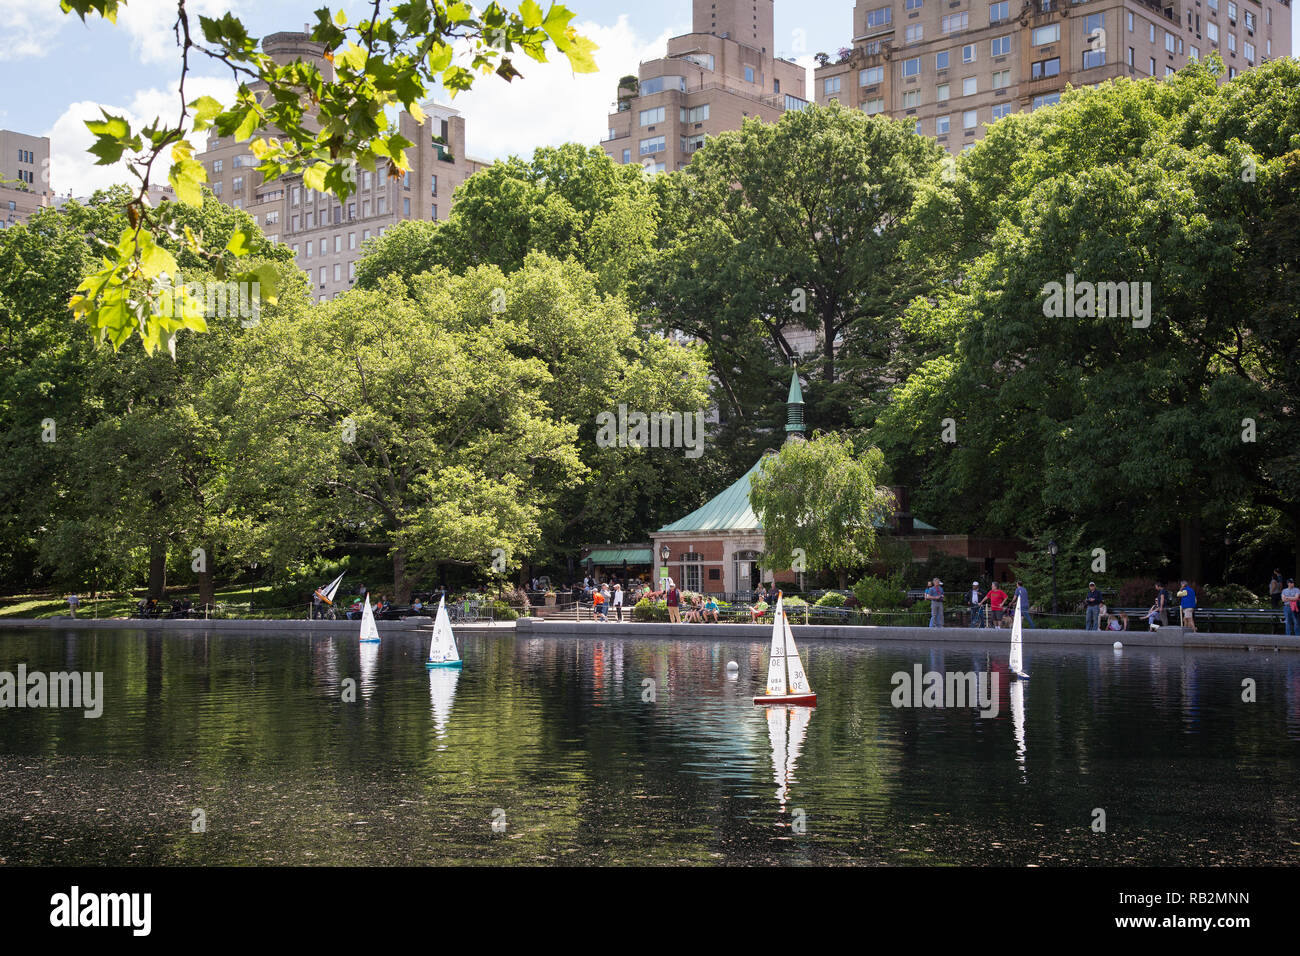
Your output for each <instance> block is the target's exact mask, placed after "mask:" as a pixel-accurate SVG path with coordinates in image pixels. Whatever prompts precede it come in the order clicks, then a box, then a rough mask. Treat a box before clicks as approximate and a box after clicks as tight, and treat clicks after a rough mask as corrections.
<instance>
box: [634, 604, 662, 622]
mask: <svg viewBox="0 0 1300 956" xmlns="http://www.w3.org/2000/svg"><path fill="white" fill-rule="evenodd" d="M632 620H634V621H644V622H648V623H656V622H664V621H667V620H668V605H667V604H665V603H664V602H663V601H652V600H650V599H649V598H642V599H641V600H639V601H637V602H636V606H635V607H634V608H632Z"/></svg>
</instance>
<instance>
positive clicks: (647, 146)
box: [641, 136, 667, 156]
mask: <svg viewBox="0 0 1300 956" xmlns="http://www.w3.org/2000/svg"><path fill="white" fill-rule="evenodd" d="M666 142H667V140H666V139H665V138H664V137H662V136H655V137H652V138H651V139H643V140H641V155H642V156H646V155H649V154H650V153H659V152H662V151H663V149H664V144H665V143H666Z"/></svg>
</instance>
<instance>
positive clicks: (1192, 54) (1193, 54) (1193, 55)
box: [1128, 46, 1201, 66]
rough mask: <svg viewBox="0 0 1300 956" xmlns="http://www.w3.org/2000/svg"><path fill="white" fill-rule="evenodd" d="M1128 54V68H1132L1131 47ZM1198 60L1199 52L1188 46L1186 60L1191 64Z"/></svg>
mask: <svg viewBox="0 0 1300 956" xmlns="http://www.w3.org/2000/svg"><path fill="white" fill-rule="evenodd" d="M1128 52H1129V61H1128V65H1129V66H1132V65H1133V48H1132V47H1129V51H1128ZM1200 58H1201V51H1200V50H1199V49H1197V48H1196V47H1194V46H1189V47H1188V48H1187V59H1189V60H1191V61H1192V62H1193V63H1195V62H1196V61H1197V60H1199V59H1200Z"/></svg>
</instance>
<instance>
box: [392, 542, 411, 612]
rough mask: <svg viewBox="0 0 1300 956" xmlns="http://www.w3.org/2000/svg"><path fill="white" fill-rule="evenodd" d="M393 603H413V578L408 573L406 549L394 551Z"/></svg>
mask: <svg viewBox="0 0 1300 956" xmlns="http://www.w3.org/2000/svg"><path fill="white" fill-rule="evenodd" d="M393 603H394V604H410V603H411V579H410V578H409V577H407V575H406V549H405V548H398V549H397V550H395V551H394V552H393Z"/></svg>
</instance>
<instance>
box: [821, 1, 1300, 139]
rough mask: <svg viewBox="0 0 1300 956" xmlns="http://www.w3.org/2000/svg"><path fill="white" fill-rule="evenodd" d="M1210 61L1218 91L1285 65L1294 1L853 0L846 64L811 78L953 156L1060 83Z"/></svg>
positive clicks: (1047, 99) (1158, 73) (1054, 98)
mask: <svg viewBox="0 0 1300 956" xmlns="http://www.w3.org/2000/svg"><path fill="white" fill-rule="evenodd" d="M1211 52H1217V53H1218V54H1219V55H1220V56H1221V57H1222V58H1223V62H1224V64H1225V67H1226V69H1225V72H1224V79H1225V80H1228V79H1231V78H1232V77H1234V76H1236V75H1237V74H1238V73H1240V72H1241V71H1242V70H1246V69H1249V68H1251V67H1252V66H1255V65H1257V64H1259V63H1263V62H1265V61H1266V60H1271V59H1275V58H1277V57H1285V56H1290V55H1291V0H1170V2H1165V0H1082V2H1071V0H994V2H989V0H857V3H856V5H855V7H854V11H853V46H852V52H851V53H850V55H848V56H847V57H844V58H843V59H841V60H840V62H838V63H829V62H828V63H827V64H826V65H825V66H822V67H820V68H818V69H817V70H816V71H815V80H814V94H815V97H816V101H817V102H818V103H823V104H824V103H829V102H831V101H832V100H834V101H837V102H839V103H842V104H844V105H845V106H851V107H854V108H856V109H861V110H864V111H865V112H867V113H869V114H875V113H883V114H885V115H887V116H890V117H893V118H895V119H910V120H912V121H913V122H914V123H915V124H916V131H917V132H918V133H923V134H925V135H927V136H933V137H935V138H936V139H937V140H938V141H939V143H941V144H942V145H944V146H945V147H946V148H947V149H948V150H949V152H951V153H958V152H961V151H962V150H964V149H967V148H969V147H970V146H971V145H972V144H973V143H974V142H975V141H976V140H979V139H981V138H982V137H983V136H984V129H985V126H986V125H987V124H989V123H993V122H995V121H997V120H998V119H1000V118H1002V117H1003V116H1006V115H1007V114H1008V113H1016V112H1021V111H1028V110H1034V109H1037V108H1039V107H1040V106H1045V105H1048V104H1051V103H1056V102H1058V101H1059V100H1060V98H1061V92H1062V91H1063V90H1064V89H1065V86H1066V84H1067V83H1068V84H1070V85H1072V86H1076V87H1078V86H1086V85H1094V84H1097V83H1100V82H1103V81H1105V80H1109V79H1113V78H1115V77H1118V76H1128V77H1133V78H1138V79H1140V78H1144V77H1151V76H1154V77H1164V76H1167V75H1169V74H1170V73H1173V72H1174V71H1175V70H1177V69H1179V68H1180V67H1182V66H1185V65H1186V64H1187V63H1188V62H1190V61H1191V60H1195V59H1198V58H1199V57H1202V56H1207V55H1209V54H1210V53H1211Z"/></svg>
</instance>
